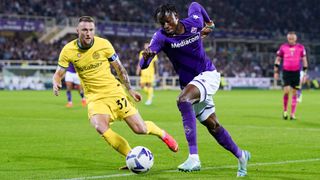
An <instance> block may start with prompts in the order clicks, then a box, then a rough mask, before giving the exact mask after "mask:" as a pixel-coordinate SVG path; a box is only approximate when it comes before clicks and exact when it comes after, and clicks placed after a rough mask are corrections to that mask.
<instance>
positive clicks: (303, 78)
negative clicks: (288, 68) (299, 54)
mask: <svg viewBox="0 0 320 180" xmlns="http://www.w3.org/2000/svg"><path fill="white" fill-rule="evenodd" d="M302 64H303V71H304V73H303V77H302V83H303V84H304V83H305V82H306V81H307V70H308V61H307V56H304V57H303V58H302Z"/></svg>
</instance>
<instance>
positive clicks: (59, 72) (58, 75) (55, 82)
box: [52, 65, 66, 96]
mask: <svg viewBox="0 0 320 180" xmlns="http://www.w3.org/2000/svg"><path fill="white" fill-rule="evenodd" d="M65 74H66V69H65V68H63V67H61V66H59V65H58V67H57V69H56V72H55V73H54V75H53V78H52V89H53V94H54V95H55V96H58V95H59V90H60V89H61V87H62V85H61V80H62V78H63V77H64V75H65Z"/></svg>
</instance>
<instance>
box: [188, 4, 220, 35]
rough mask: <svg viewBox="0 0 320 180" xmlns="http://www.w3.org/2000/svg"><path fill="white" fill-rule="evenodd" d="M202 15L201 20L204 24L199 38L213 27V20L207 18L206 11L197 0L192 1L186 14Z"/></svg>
mask: <svg viewBox="0 0 320 180" xmlns="http://www.w3.org/2000/svg"><path fill="white" fill-rule="evenodd" d="M193 15H197V16H202V18H203V22H201V23H202V24H205V26H204V27H203V29H202V30H201V32H200V34H201V38H205V37H207V36H208V35H209V34H210V33H211V32H212V31H213V30H214V28H215V25H214V23H213V21H212V20H211V19H210V18H209V15H208V13H207V11H206V10H205V9H204V8H203V7H202V6H201V5H200V4H199V3H197V2H193V3H191V4H190V6H189V10H188V16H193Z"/></svg>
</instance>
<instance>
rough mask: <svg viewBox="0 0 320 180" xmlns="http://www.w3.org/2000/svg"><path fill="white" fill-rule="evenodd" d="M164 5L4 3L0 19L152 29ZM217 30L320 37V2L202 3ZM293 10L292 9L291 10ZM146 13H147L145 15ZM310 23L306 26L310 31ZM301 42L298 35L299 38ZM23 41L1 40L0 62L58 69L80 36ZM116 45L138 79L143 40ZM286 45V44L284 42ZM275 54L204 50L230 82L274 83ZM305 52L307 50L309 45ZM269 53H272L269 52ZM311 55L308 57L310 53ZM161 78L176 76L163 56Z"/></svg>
mask: <svg viewBox="0 0 320 180" xmlns="http://www.w3.org/2000/svg"><path fill="white" fill-rule="evenodd" d="M164 2H165V1H150V0H64V1H42V0H3V1H0V15H30V16H46V17H54V18H56V19H58V20H59V19H60V20H63V19H64V18H66V17H79V16H81V15H92V16H94V17H95V18H97V20H98V23H101V22H109V21H125V22H139V23H150V24H151V23H152V24H154V20H153V11H154V9H155V8H156V7H157V6H158V5H159V4H160V3H164ZM168 2H170V3H173V4H176V5H177V6H176V7H177V8H178V11H179V12H180V14H181V17H186V15H187V8H188V5H189V4H190V1H186V0H175V1H174V2H171V1H168ZM198 2H200V3H201V4H202V5H203V6H204V7H205V9H206V10H207V11H208V14H209V15H210V16H211V17H212V18H213V19H214V21H215V24H216V27H217V28H219V29H228V30H230V29H231V30H238V29H246V30H252V31H272V32H274V33H277V34H279V35H281V36H282V37H284V36H285V33H286V32H287V31H288V30H294V31H297V32H303V33H306V34H308V35H309V38H312V37H313V36H316V35H318V34H319V31H320V23H316V22H317V21H318V20H319V19H320V11H319V8H318V7H319V5H318V4H319V3H318V1H317V0H278V1H262V0H257V1H253V0H241V1H239V0H199V1H198ZM288 4H290V5H288ZM146 7H147V8H148V10H146ZM306 23H308V25H306ZM298 36H299V33H298ZM31 37H32V38H31V39H28V40H25V37H24V36H20V35H19V33H18V32H15V35H14V36H12V37H8V36H0V60H1V59H2V60H44V61H47V62H48V63H47V64H52V65H55V64H57V60H58V57H59V52H60V51H61V48H62V47H63V46H64V45H65V44H66V43H67V42H68V41H70V40H71V39H75V38H76V35H68V36H66V37H64V38H63V39H61V40H59V41H57V42H55V43H53V44H46V43H43V42H39V37H38V36H31ZM106 38H108V39H109V40H110V41H111V43H112V44H113V46H114V48H115V50H116V51H117V53H118V54H119V56H120V58H121V61H122V62H123V64H124V66H125V67H126V69H127V70H128V73H129V75H135V72H136V65H137V64H138V53H139V51H141V50H142V47H143V43H144V42H145V41H146V40H147V39H145V38H137V37H114V36H110V37H106ZM284 40H285V39H284ZM272 47H273V48H271V51H268V52H264V53H261V52H255V51H252V50H250V48H248V46H247V45H246V44H236V45H232V46H230V45H228V46H224V47H222V46H218V47H216V48H215V50H213V49H214V48H213V47H212V44H211V45H207V46H206V51H207V54H208V55H209V57H210V58H212V60H213V61H214V63H215V64H216V66H217V68H218V70H220V71H221V72H223V73H224V75H225V76H228V77H271V76H272V75H273V74H272V73H273V72H272V70H273V63H274V58H275V53H276V50H277V48H278V47H279V44H276V45H274V46H272ZM306 48H307V50H308V49H309V47H308V46H307V45H306ZM269 50H270V49H269ZM308 53H309V52H308ZM318 62H319V61H318ZM311 63H312V65H313V66H311V69H319V67H318V66H319V65H318V64H317V61H316V60H315V59H311ZM159 75H161V76H171V75H175V73H174V71H173V69H172V66H171V64H170V63H169V62H168V60H167V58H166V56H164V55H163V54H160V59H159Z"/></svg>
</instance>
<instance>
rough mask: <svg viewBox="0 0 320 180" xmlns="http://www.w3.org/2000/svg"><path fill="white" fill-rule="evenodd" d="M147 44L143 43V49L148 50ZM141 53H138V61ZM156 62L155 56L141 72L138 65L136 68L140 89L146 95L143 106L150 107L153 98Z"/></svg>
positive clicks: (156, 57)
mask: <svg viewBox="0 0 320 180" xmlns="http://www.w3.org/2000/svg"><path fill="white" fill-rule="evenodd" d="M148 46H149V43H144V49H146V48H148ZM142 52H143V51H140V53H139V60H140V59H141V58H142ZM157 61H158V56H157V55H155V56H154V58H153V59H152V61H151V63H150V65H149V66H148V68H146V69H143V70H141V68H140V65H139V64H138V66H137V72H136V74H137V75H139V74H140V87H141V88H142V90H143V91H144V92H146V93H147V101H146V102H145V105H151V103H152V98H153V83H154V80H155V74H157Z"/></svg>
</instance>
